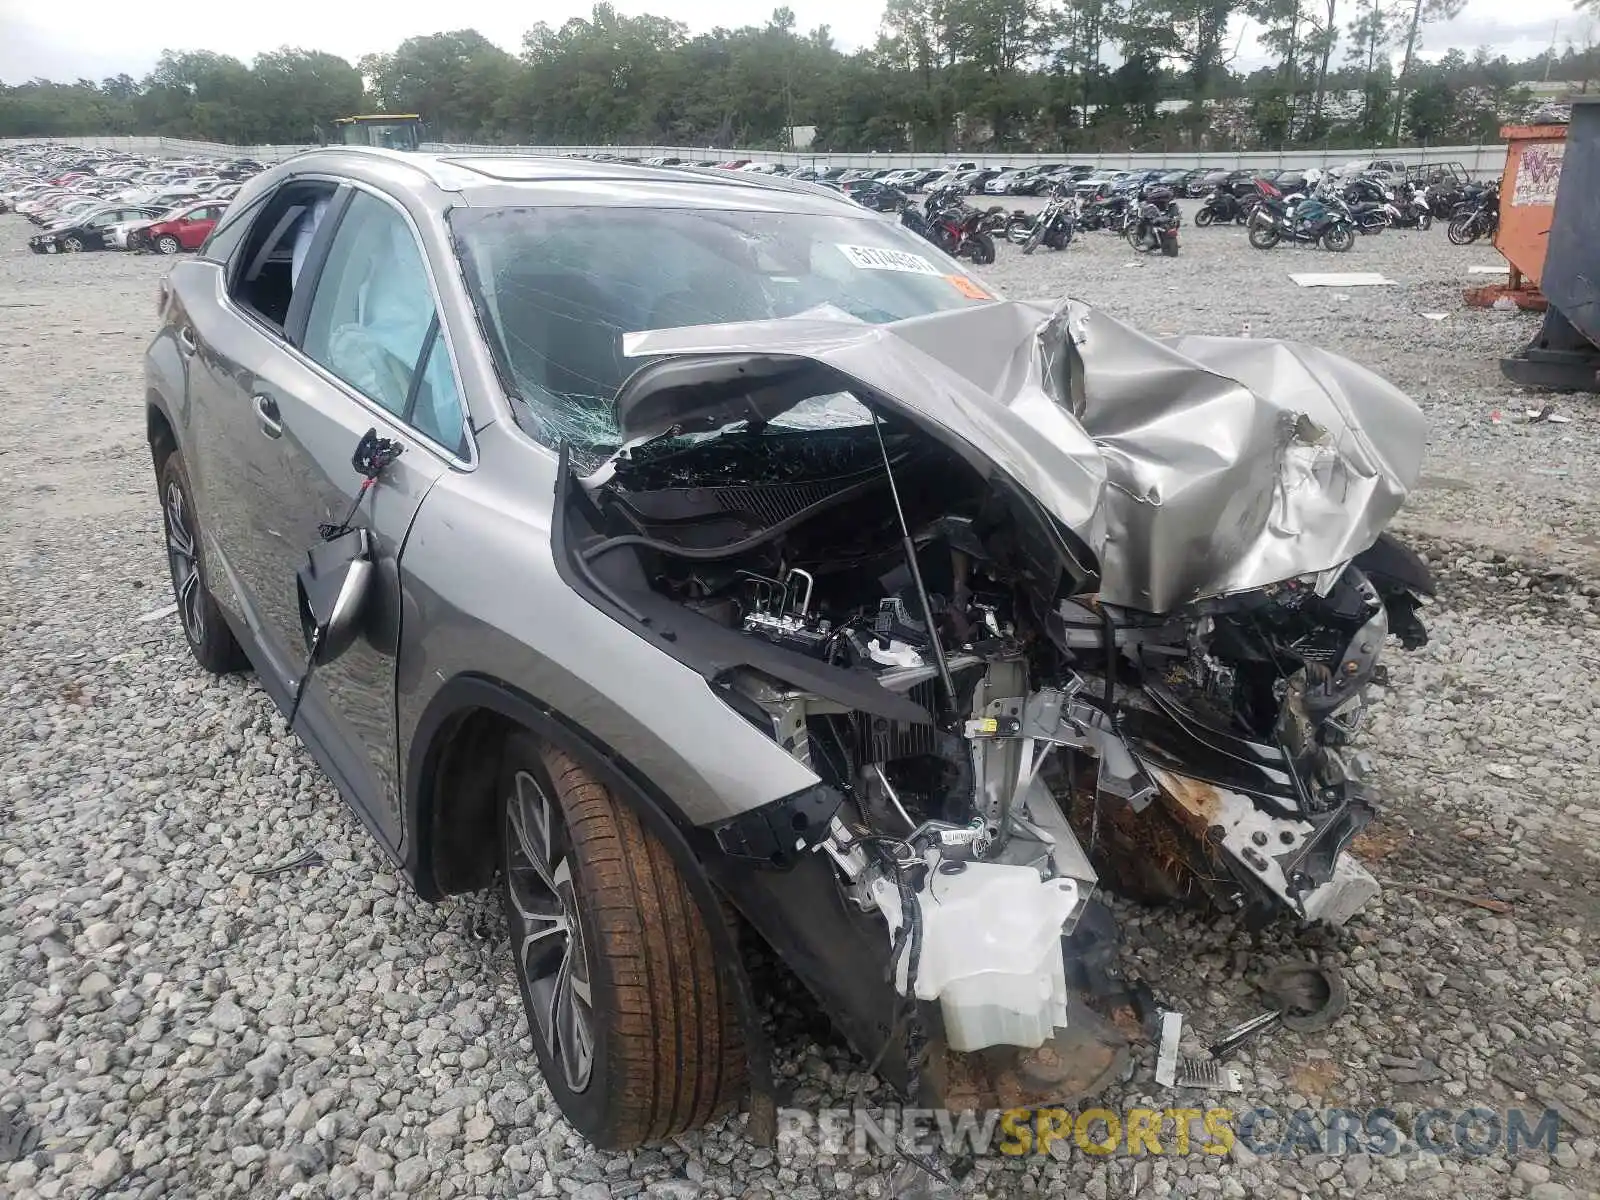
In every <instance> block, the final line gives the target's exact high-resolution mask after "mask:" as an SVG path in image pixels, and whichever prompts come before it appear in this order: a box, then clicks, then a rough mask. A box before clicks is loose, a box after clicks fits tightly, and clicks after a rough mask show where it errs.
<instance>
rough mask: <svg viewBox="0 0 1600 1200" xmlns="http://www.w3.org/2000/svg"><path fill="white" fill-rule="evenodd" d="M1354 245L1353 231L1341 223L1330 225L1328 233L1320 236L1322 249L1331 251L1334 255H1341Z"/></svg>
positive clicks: (1354, 236) (1354, 235)
mask: <svg viewBox="0 0 1600 1200" xmlns="http://www.w3.org/2000/svg"><path fill="white" fill-rule="evenodd" d="M1355 244H1356V234H1355V230H1353V229H1351V228H1350V226H1348V225H1346V224H1344V223H1342V222H1339V223H1336V224H1333V225H1330V226H1329V227H1328V231H1327V232H1326V233H1324V234H1323V235H1322V247H1323V249H1324V250H1332V251H1333V252H1334V253H1335V254H1343V253H1344V252H1345V251H1347V250H1349V249H1350V247H1352V246H1354V245H1355Z"/></svg>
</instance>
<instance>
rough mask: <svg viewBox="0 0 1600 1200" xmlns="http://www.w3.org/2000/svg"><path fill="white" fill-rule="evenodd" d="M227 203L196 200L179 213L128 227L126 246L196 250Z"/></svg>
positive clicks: (167, 250)
mask: <svg viewBox="0 0 1600 1200" xmlns="http://www.w3.org/2000/svg"><path fill="white" fill-rule="evenodd" d="M227 207H228V206H227V205H226V204H215V203H213V204H196V205H195V206H194V207H192V208H186V209H184V210H183V211H182V212H180V213H175V214H173V215H172V216H167V217H162V218H161V219H160V220H159V221H152V222H150V224H148V225H146V226H144V228H142V229H134V230H130V231H129V233H128V249H129V250H154V251H155V252H156V253H157V254H176V253H178V251H180V250H198V249H200V247H201V245H203V244H204V242H205V240H206V239H207V238H208V237H210V236H211V231H212V229H214V228H215V227H216V224H217V221H218V220H219V219H221V217H222V214H223V212H224V211H226V209H227Z"/></svg>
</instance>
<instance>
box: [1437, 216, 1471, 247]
mask: <svg viewBox="0 0 1600 1200" xmlns="http://www.w3.org/2000/svg"><path fill="white" fill-rule="evenodd" d="M1476 216H1477V214H1476V213H1468V214H1467V215H1466V216H1464V217H1457V218H1456V219H1455V220H1453V221H1451V222H1450V226H1449V228H1448V229H1446V230H1445V235H1446V236H1447V237H1449V239H1450V244H1451V245H1452V246H1470V245H1472V243H1473V242H1475V241H1477V240H1478V223H1477V221H1476V220H1475V218H1476Z"/></svg>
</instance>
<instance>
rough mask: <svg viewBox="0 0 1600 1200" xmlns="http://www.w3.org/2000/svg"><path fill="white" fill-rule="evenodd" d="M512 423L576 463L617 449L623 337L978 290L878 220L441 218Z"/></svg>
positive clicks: (953, 304) (913, 311)
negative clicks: (514, 416)
mask: <svg viewBox="0 0 1600 1200" xmlns="http://www.w3.org/2000/svg"><path fill="white" fill-rule="evenodd" d="M450 223H451V227H452V231H453V233H454V235H455V238H454V240H455V244H456V247H457V251H458V253H459V254H460V256H461V259H462V265H463V269H464V273H465V275H466V279H467V283H468V287H469V288H470V289H471V291H472V294H473V300H474V303H475V304H476V306H477V308H478V312H479V317H480V320H481V321H482V323H483V326H484V328H485V331H486V333H487V334H488V339H489V344H490V348H491V350H492V352H493V354H494V356H495V358H496V360H497V365H498V366H499V368H500V373H501V376H502V378H503V380H504V381H505V383H506V386H507V387H508V389H509V390H510V391H511V392H512V393H513V397H514V398H515V399H517V400H519V401H521V402H522V403H521V405H520V406H519V408H518V411H519V420H520V421H521V422H522V424H523V425H524V427H525V428H527V430H528V432H529V433H530V434H531V435H532V436H534V437H536V438H538V439H539V440H540V441H542V442H544V443H545V444H547V445H550V446H556V445H559V444H561V443H564V442H565V443H569V444H571V445H572V446H573V447H574V449H575V450H577V451H579V452H580V453H581V454H582V456H583V457H585V458H586V457H588V453H584V452H592V453H602V452H606V451H609V450H610V449H612V448H614V447H615V445H616V444H617V441H618V431H617V428H616V424H615V421H614V418H613V414H612V399H613V397H614V396H615V395H616V392H617V389H618V387H620V386H621V384H622V382H623V380H624V379H626V378H627V376H628V375H629V374H631V373H632V372H633V371H634V370H635V369H637V368H638V367H639V366H641V365H642V360H640V359H630V358H628V357H626V356H625V355H624V354H623V353H622V339H623V335H624V334H626V333H630V332H637V331H641V330H646V329H666V328H676V327H681V326H689V325H714V324H723V323H729V322H738V321H760V320H771V319H774V318H781V317H791V316H798V315H802V314H808V315H817V316H824V317H828V318H832V319H843V320H855V321H862V322H867V323H869V324H882V323H885V322H889V321H897V320H902V319H904V318H906V317H915V316H923V315H926V314H928V313H934V312H940V311H943V310H946V309H952V308H963V307H966V306H969V305H971V304H975V303H984V302H986V301H988V300H989V299H991V298H992V297H991V296H990V294H989V292H988V291H987V290H986V289H985V288H983V287H981V286H979V285H977V284H975V283H974V282H973V281H972V280H970V279H969V278H968V277H967V276H966V274H965V273H964V272H963V270H962V268H961V267H960V266H958V265H957V264H956V263H955V262H954V261H952V260H951V259H949V258H946V257H945V256H944V255H943V254H941V253H940V252H939V251H938V250H936V249H934V248H933V247H932V246H931V245H929V244H928V243H927V242H926V241H924V240H922V239H921V238H919V237H916V236H915V235H913V234H911V233H909V232H907V231H906V230H904V229H902V228H901V227H900V225H899V224H897V223H896V222H893V221H889V220H885V219H884V218H881V217H876V216H871V215H868V214H864V213H863V214H862V215H860V216H855V215H850V216H846V215H837V216H835V215H831V214H817V213H774V212H751V211H745V210H729V211H722V210H707V209H687V208H618V207H593V208H590V207H577V208H564V207H538V208H502V209H479V208H461V209H455V210H453V211H452V212H451V213H450Z"/></svg>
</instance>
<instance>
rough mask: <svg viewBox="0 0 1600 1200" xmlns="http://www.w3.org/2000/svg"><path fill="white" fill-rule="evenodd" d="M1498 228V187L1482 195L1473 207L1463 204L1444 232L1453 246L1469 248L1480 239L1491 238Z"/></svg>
mask: <svg viewBox="0 0 1600 1200" xmlns="http://www.w3.org/2000/svg"><path fill="white" fill-rule="evenodd" d="M1499 228H1500V186H1499V184H1495V185H1494V186H1492V187H1491V188H1489V190H1488V191H1486V192H1484V193H1483V198H1482V199H1481V200H1479V201H1478V203H1477V204H1476V205H1475V206H1469V205H1465V204H1463V205H1462V206H1461V208H1459V209H1458V210H1457V211H1456V212H1455V213H1454V214H1453V215H1452V216H1451V218H1450V224H1449V227H1448V228H1446V230H1445V232H1446V234H1448V235H1449V237H1450V244H1451V245H1453V246H1470V245H1472V243H1473V242H1475V241H1477V240H1478V239H1479V238H1481V237H1493V236H1494V235H1495V233H1496V231H1497V230H1499Z"/></svg>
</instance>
